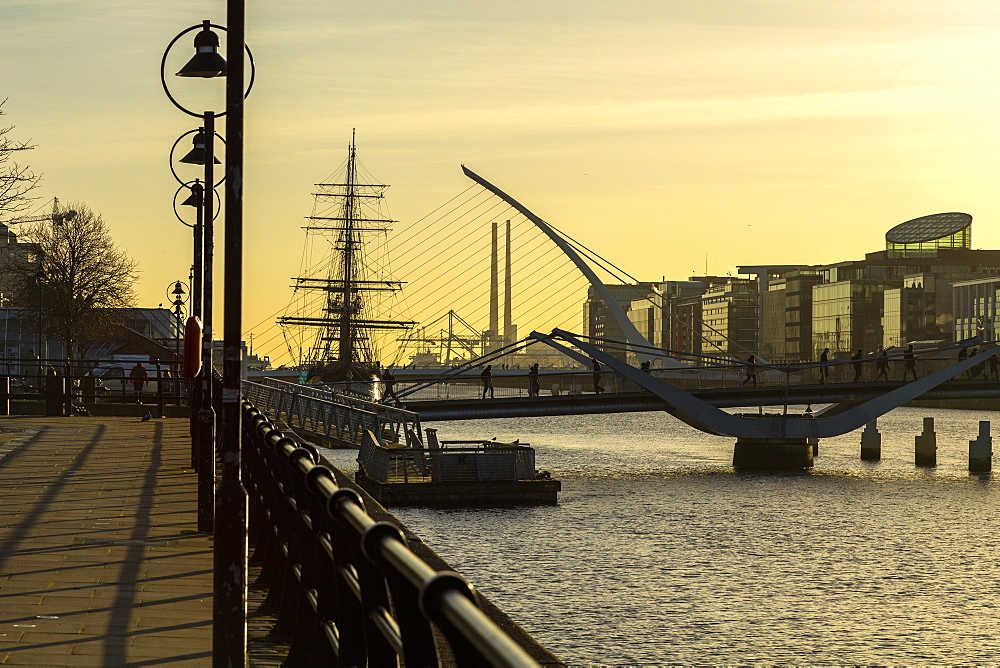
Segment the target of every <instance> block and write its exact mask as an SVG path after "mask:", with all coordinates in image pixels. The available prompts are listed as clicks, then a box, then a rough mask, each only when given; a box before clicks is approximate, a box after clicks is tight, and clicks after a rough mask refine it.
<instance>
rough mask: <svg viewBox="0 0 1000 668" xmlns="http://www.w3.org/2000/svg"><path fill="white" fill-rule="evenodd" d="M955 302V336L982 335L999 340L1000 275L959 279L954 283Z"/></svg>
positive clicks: (960, 337)
mask: <svg viewBox="0 0 1000 668" xmlns="http://www.w3.org/2000/svg"><path fill="white" fill-rule="evenodd" d="M952 292H953V294H952V297H953V299H954V304H955V340H956V341H961V340H962V339H969V338H972V337H973V336H979V337H981V338H982V339H983V340H984V341H996V340H997V332H1000V313H998V312H997V303H998V302H1000V278H997V277H991V278H981V279H979V280H975V281H959V282H957V283H954V284H953V285H952Z"/></svg>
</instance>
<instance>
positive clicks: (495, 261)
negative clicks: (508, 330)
mask: <svg viewBox="0 0 1000 668" xmlns="http://www.w3.org/2000/svg"><path fill="white" fill-rule="evenodd" d="M491 225H492V227H493V230H492V231H493V238H492V242H493V244H492V253H491V255H490V335H491V336H496V335H497V334H498V333H499V332H500V276H499V273H500V258H499V249H498V248H497V241H498V240H497V224H496V223H491Z"/></svg>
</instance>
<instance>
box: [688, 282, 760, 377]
mask: <svg viewBox="0 0 1000 668" xmlns="http://www.w3.org/2000/svg"><path fill="white" fill-rule="evenodd" d="M757 285H758V283H757V281H756V280H755V279H752V278H737V277H729V278H728V279H727V280H726V281H725V282H724V283H721V284H716V285H713V286H710V287H708V288H707V289H706V290H705V293H704V294H703V295H702V296H701V338H702V342H703V343H702V352H703V354H705V355H708V356H713V357H714V356H718V355H722V356H730V357H743V356H746V355H748V354H750V353H754V352H757V350H758V346H759V306H758V304H759V296H758V294H757Z"/></svg>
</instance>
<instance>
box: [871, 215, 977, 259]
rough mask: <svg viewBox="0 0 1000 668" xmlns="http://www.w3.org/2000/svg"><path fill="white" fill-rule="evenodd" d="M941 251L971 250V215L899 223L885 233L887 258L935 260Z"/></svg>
mask: <svg viewBox="0 0 1000 668" xmlns="http://www.w3.org/2000/svg"><path fill="white" fill-rule="evenodd" d="M942 248H972V216H970V215H969V214H967V213H958V212H952V213H935V214H933V215H930V216H923V217H921V218H914V219H913V220H908V221H906V222H905V223H900V224H899V225H897V226H896V227H894V228H892V229H891V230H889V231H888V232H886V233H885V249H886V251H888V254H889V257H893V258H907V257H936V256H937V253H938V250H940V249H942Z"/></svg>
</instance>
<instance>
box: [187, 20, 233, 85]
mask: <svg viewBox="0 0 1000 668" xmlns="http://www.w3.org/2000/svg"><path fill="white" fill-rule="evenodd" d="M211 25H212V22H211V21H204V22H203V26H202V29H201V30H200V31H199V32H198V33H197V34H196V35H195V36H194V50H195V54H194V56H192V57H191V60H189V61H188V62H187V64H186V65H184V67H182V68H181V69H180V71H179V72H177V76H179V77H201V78H203V79H211V78H212V77H224V76H226V59H225V58H223V57H222V56H220V55H219V36H218V35H216V34H215V33H214V32H213V31H212V27H211Z"/></svg>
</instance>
